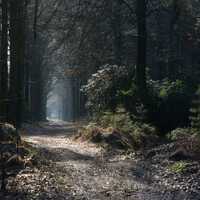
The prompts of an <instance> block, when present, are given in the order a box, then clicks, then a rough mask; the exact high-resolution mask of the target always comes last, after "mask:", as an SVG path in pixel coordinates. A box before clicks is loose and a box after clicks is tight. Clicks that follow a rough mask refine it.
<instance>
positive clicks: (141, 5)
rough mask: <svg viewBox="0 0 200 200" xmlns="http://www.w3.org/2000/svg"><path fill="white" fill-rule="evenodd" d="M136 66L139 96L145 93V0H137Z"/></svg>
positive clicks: (143, 95)
mask: <svg viewBox="0 0 200 200" xmlns="http://www.w3.org/2000/svg"><path fill="white" fill-rule="evenodd" d="M137 31H138V44H137V67H136V82H137V86H138V90H139V92H140V95H141V98H144V97H145V95H146V43H147V32H146V1H145V0H137Z"/></svg>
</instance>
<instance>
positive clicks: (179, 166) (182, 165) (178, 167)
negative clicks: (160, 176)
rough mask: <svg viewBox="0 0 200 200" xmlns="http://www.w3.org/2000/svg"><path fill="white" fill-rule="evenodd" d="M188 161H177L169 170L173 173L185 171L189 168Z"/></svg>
mask: <svg viewBox="0 0 200 200" xmlns="http://www.w3.org/2000/svg"><path fill="white" fill-rule="evenodd" d="M187 165H188V163H187V162H184V161H179V162H175V163H174V164H172V165H170V166H169V170H170V171H171V172H173V173H183V172H184V171H185V170H186V168H187Z"/></svg>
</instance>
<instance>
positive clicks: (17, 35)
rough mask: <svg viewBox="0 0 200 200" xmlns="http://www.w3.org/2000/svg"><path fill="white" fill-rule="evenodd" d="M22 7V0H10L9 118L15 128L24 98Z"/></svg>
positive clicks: (20, 118)
mask: <svg viewBox="0 0 200 200" xmlns="http://www.w3.org/2000/svg"><path fill="white" fill-rule="evenodd" d="M24 8H25V2H24V0H10V62H11V63H10V98H11V99H12V101H11V104H10V108H11V109H10V120H11V122H12V123H14V124H15V126H16V127H17V128H19V127H20V125H21V122H22V113H23V99H24V46H25V42H24V40H25V29H24V23H25V16H24Z"/></svg>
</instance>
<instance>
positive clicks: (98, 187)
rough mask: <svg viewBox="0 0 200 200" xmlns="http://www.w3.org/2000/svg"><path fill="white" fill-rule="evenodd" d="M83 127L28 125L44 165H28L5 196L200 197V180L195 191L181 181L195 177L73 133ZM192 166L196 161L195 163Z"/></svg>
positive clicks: (163, 199) (43, 199)
mask: <svg viewBox="0 0 200 200" xmlns="http://www.w3.org/2000/svg"><path fill="white" fill-rule="evenodd" d="M79 126H80V124H72V123H63V122H49V123H43V124H40V125H38V126H27V127H25V132H26V134H24V135H23V140H25V141H27V142H29V143H31V144H32V145H33V146H34V147H35V148H36V149H37V150H38V151H39V154H40V157H41V161H40V165H39V167H28V168H25V169H24V170H22V171H21V172H20V173H19V174H18V175H17V176H16V177H15V180H12V181H10V186H9V187H10V188H11V190H12V191H13V193H12V194H11V193H8V194H5V195H4V199H5V200H6V199H12V200H14V199H16V200H17V199H18V200H21V199H27V200H31V199H36V200H46V199H52V200H64V199H69V200H71V199H74V200H79V199H80V200H81V199H82V200H83V199H85V200H87V199H89V200H97V199H99V200H104V199H109V200H123V199H133V200H179V199H181V200H184V199H185V200H189V199H191V200H198V199H200V193H198V187H199V183H196V182H195V181H193V180H192V182H193V183H195V184H196V185H197V186H198V187H197V190H195V192H193V194H192V193H191V192H189V190H187V189H184V187H185V185H184V183H183V184H182V185H181V180H182V182H189V183H188V184H189V185H191V180H189V179H188V180H185V179H184V180H183V176H181V179H180V175H177V176H174V174H172V173H170V172H169V170H168V172H166V170H164V167H163V164H161V163H159V162H157V161H155V162H153V161H152V160H147V159H144V157H140V156H138V155H136V154H134V153H129V154H125V153H124V152H121V151H119V150H118V151H117V150H113V151H106V150H104V149H103V148H102V147H100V146H96V145H94V144H91V143H87V142H84V143H83V142H78V141H75V140H74V139H73V137H72V136H74V134H75V133H76V131H77V128H78V127H79ZM164 165H166V164H164ZM167 165H169V163H168V164H167ZM191 165H193V166H194V165H195V166H196V164H195V163H194V162H193V163H192V164H191ZM198 167H199V165H198ZM165 169H166V168H165ZM198 169H199V168H198ZM163 173H164V175H163ZM192 175H194V174H192ZM192 175H191V174H190V175H189V177H191V176H192ZM163 177H165V178H166V180H164V178H163ZM187 177H188V175H187V176H186V178H187ZM197 178H198V179H199V177H197ZM161 179H162V180H161ZM181 187H182V189H180V188H181ZM187 187H189V186H187V185H186V188H187ZM12 188H14V189H12ZM199 188H200V187H199ZM14 191H15V192H14ZM11 197H12V198H11Z"/></svg>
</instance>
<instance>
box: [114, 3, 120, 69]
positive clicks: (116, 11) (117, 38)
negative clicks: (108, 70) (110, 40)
mask: <svg viewBox="0 0 200 200" xmlns="http://www.w3.org/2000/svg"><path fill="white" fill-rule="evenodd" d="M121 6H122V2H121V0H116V1H115V2H114V4H113V20H112V21H113V22H112V24H113V33H114V57H115V64H117V65H119V66H120V65H121V64H122V33H121V25H122V24H121V23H122V16H121V14H122V13H121Z"/></svg>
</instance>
